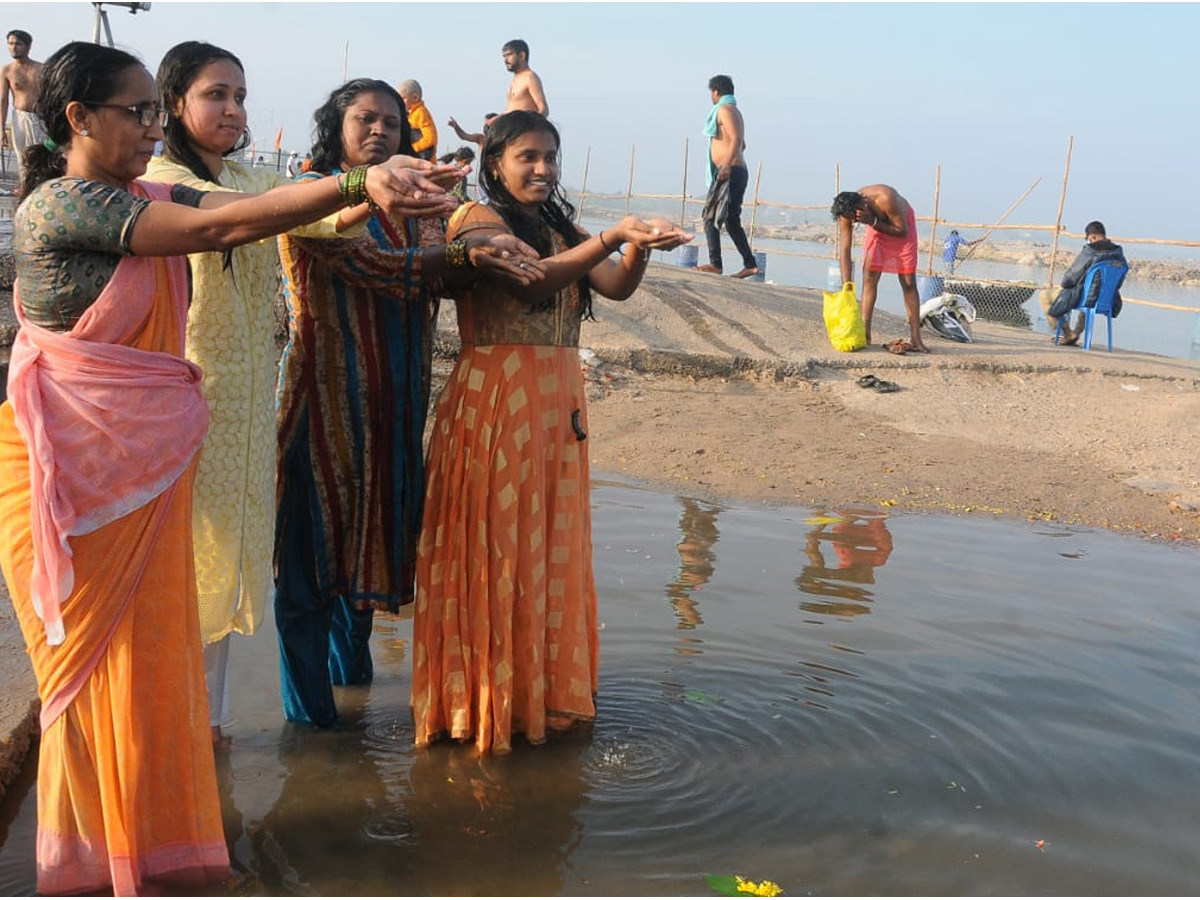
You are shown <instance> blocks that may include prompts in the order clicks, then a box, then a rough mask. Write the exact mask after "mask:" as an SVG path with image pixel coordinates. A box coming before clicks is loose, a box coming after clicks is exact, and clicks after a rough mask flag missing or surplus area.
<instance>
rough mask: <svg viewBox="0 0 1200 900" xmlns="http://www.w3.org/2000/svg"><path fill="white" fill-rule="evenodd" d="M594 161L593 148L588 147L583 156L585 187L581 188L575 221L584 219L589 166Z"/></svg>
mask: <svg viewBox="0 0 1200 900" xmlns="http://www.w3.org/2000/svg"><path fill="white" fill-rule="evenodd" d="M591 162H592V148H591V147H588V148H587V153H586V154H585V155H584V157H583V187H581V188H580V189H579V210H578V211H577V212H576V213H575V221H576V222H582V221H583V201H584V200H586V199H587V176H588V166H589V165H590V164H591Z"/></svg>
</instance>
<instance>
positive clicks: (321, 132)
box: [310, 78, 415, 175]
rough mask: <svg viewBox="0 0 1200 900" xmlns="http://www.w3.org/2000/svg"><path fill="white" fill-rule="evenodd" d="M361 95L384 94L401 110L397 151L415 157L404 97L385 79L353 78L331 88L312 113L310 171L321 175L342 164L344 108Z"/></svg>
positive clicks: (344, 151)
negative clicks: (330, 91)
mask: <svg viewBox="0 0 1200 900" xmlns="http://www.w3.org/2000/svg"><path fill="white" fill-rule="evenodd" d="M360 94H384V95H386V96H388V97H391V98H392V99H393V100H394V101H395V102H396V108H397V109H399V110H400V147H399V148H398V149H397V150H396V152H397V153H400V154H403V155H405V156H414V155H415V154H414V153H413V148H412V129H411V128H410V127H409V125H408V115H407V114H406V113H405V111H404V98H403V97H401V96H400V94H399V92H398V91H397V90H396V89H395V88H394V87H392V86H391V85H390V84H388V83H387V82H386V81H380V80H379V79H377V78H355V79H352V80H351V81H347V82H346V83H345V84H343V85H342V86H341V87H339V88H334V90H333V93H331V94H330V95H329V97H328V99H326V101H325V102H324V103H322V104H321V105H320V106H319V107H317V111H316V112H314V113H313V123H314V127H313V148H312V166H311V167H310V170H311V171H313V172H320V173H322V174H324V175H328V174H330V173H331V172H332V171H333V170H334V169H340V168H341V167H342V160H343V159H345V157H346V148H345V147H343V146H342V121H343V120H344V119H345V118H346V110H348V109H349V108H350V107H351V106H353V105H354V101H355V100H357V99H358V97H359V95H360Z"/></svg>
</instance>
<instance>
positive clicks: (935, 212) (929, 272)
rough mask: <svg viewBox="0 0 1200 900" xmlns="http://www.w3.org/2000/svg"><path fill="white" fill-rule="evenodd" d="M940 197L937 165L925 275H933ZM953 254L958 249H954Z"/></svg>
mask: <svg viewBox="0 0 1200 900" xmlns="http://www.w3.org/2000/svg"><path fill="white" fill-rule="evenodd" d="M941 196H942V164H941V163H938V164H937V171H936V173H935V174H934V176H933V224H932V225H930V226H929V262H928V263H927V264H926V266H925V274H926V275H930V276H932V275H933V248H934V245H935V243H936V238H937V226H938V203H939V202H940V200H941ZM954 250H955V252H957V251H958V247H955V248H954Z"/></svg>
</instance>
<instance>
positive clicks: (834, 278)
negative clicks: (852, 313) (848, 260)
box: [825, 263, 842, 292]
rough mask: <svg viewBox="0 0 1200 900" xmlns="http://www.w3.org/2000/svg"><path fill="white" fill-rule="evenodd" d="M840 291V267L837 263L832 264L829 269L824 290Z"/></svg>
mask: <svg viewBox="0 0 1200 900" xmlns="http://www.w3.org/2000/svg"><path fill="white" fill-rule="evenodd" d="M841 289H842V267H841V266H840V265H838V264H837V263H833V264H832V265H830V267H829V274H828V275H827V276H826V277H825V290H827V291H831V292H832V291H840V290H841Z"/></svg>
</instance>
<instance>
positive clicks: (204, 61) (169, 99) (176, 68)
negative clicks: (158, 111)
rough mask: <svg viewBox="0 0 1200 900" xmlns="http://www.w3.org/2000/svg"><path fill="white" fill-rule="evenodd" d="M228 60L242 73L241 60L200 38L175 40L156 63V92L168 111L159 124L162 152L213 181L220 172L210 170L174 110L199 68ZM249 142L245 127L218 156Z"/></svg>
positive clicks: (181, 118) (244, 72) (242, 146)
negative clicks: (159, 61) (161, 125)
mask: <svg viewBox="0 0 1200 900" xmlns="http://www.w3.org/2000/svg"><path fill="white" fill-rule="evenodd" d="M226 59H227V60H229V61H230V62H231V63H233V64H234V65H235V66H237V67H238V68H239V69H241V71H242V74H243V75H244V74H246V67H245V66H243V65H242V61H241V60H240V59H238V58H237V57H236V56H234V55H233V54H232V53H230V52H229V51H228V50H223V49H222V48H220V47H215V46H213V45H212V44H207V43H205V42H204V41H184V42H183V43H182V44H176V45H175V46H174V47H172V48H171V49H170V50H168V51H167V53H166V56H164V57H163V58H162V62H161V63H159V66H158V78H157V83H158V92H159V94H161V95H162V104H163V106H164V107H166V109H167V111H168V112H169V113H170V115H169V116H168V117H167V124H166V125H165V126H164V127H163V156H165V157H166V158H167V159H169V160H171V161H172V162H177V163H179V164H180V165H183V166H186V167H187V168H188V170H189V171H190V172H191V173H192V174H193V175H195V176H196V177H197V178H202V179H204V180H205V181H214V182H215V181H216V180H217V178H218V176H219V175H220V174H221V173H220V172H210V171H209V170H208V166H207V165H206V164H205V162H204V160H203V159H201V158H200V154H199V153H198V152H197V151H196V148H195V146H194V145H193V144H192V140H191V138H190V137H189V136H188V133H187V128H186V127H184V124H183V116H182V115H176V111H177V110H180V111H181V110H182V109H183V103H184V97H185V96H186V95H187V92H188V89H189V88H190V87H191V86H192V82H193V81H195V80H196V76H197V75H199V74H200V70H201V69H203V68H204V67H205V66H207V65H208V64H209V63H214V62H219V61H221V60H226ZM248 146H250V129H249V128H246V129H245V130H244V131H243V132H242V135H241V137H239V138H238V139H237V143H235V144H234V145H233V146H232V147H230V148H229V149H228V150H226V151H225V152H224V153H223V154H221V155H222V156H232V155H233V154H234V153H238V152H240V151H242V150H244V149H245V148H246V147H248Z"/></svg>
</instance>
